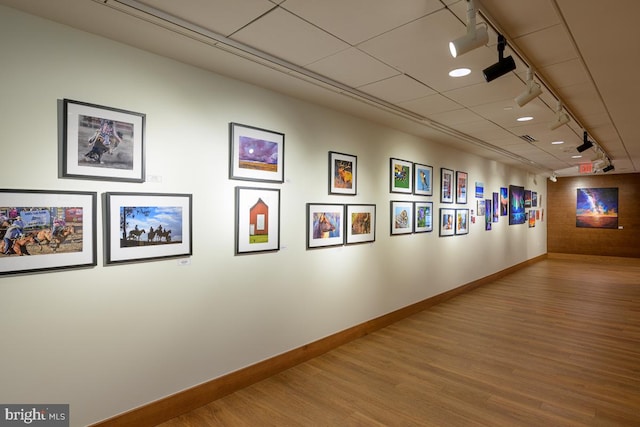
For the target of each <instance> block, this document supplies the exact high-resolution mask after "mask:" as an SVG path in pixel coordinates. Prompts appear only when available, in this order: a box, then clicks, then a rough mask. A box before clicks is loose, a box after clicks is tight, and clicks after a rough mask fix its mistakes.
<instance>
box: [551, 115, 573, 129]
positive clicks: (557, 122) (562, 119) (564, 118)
mask: <svg viewBox="0 0 640 427" xmlns="http://www.w3.org/2000/svg"><path fill="white" fill-rule="evenodd" d="M567 123H569V115H568V114H566V113H561V114H558V115H557V116H556V118H555V119H554V121H552V122H551V123H549V130H556V129H558V128H559V127H560V126H562V125H566V124H567Z"/></svg>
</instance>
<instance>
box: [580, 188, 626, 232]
mask: <svg viewBox="0 0 640 427" xmlns="http://www.w3.org/2000/svg"><path fill="white" fill-rule="evenodd" d="M576 227H579V228H612V229H617V228H618V188H617V187H615V188H578V189H577V194H576Z"/></svg>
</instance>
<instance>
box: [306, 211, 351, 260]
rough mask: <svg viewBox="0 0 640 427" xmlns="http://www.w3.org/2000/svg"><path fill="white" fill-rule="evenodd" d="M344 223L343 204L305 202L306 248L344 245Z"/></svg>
mask: <svg viewBox="0 0 640 427" xmlns="http://www.w3.org/2000/svg"><path fill="white" fill-rule="evenodd" d="M344 224H345V220H344V205H340V204H336V203H324V204H320V203H307V249H313V248H322V247H327V246H340V245H344V242H345V230H344Z"/></svg>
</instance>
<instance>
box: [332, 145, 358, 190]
mask: <svg viewBox="0 0 640 427" xmlns="http://www.w3.org/2000/svg"><path fill="white" fill-rule="evenodd" d="M357 184H358V157H357V156H352V155H350V154H343V153H336V152H335V151H329V194H346V195H349V196H355V195H356V193H357V189H358V187H357Z"/></svg>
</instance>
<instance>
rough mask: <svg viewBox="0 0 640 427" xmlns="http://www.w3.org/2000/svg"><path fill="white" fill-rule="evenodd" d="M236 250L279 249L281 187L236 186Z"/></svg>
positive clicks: (239, 253) (269, 250) (250, 251)
mask: <svg viewBox="0 0 640 427" xmlns="http://www.w3.org/2000/svg"><path fill="white" fill-rule="evenodd" d="M235 230H236V233H235V234H236V237H235V254H236V255H241V254H250V253H261V252H275V251H278V250H280V189H279V188H257V187H236V218H235Z"/></svg>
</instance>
